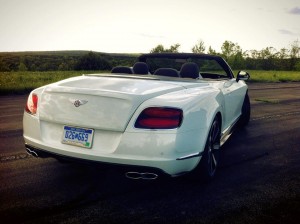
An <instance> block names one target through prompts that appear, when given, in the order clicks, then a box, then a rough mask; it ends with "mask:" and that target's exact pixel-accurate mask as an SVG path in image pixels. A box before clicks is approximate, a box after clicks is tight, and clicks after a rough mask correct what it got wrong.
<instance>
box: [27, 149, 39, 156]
mask: <svg viewBox="0 0 300 224" xmlns="http://www.w3.org/2000/svg"><path fill="white" fill-rule="evenodd" d="M26 151H27V153H28V154H29V155H32V156H34V157H39V155H38V154H37V153H36V152H35V151H33V150H31V149H29V148H27V147H26Z"/></svg>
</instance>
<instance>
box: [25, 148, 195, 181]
mask: <svg viewBox="0 0 300 224" xmlns="http://www.w3.org/2000/svg"><path fill="white" fill-rule="evenodd" d="M25 148H26V151H27V153H29V154H31V155H33V156H34V157H38V158H55V159H57V160H63V161H71V162H76V163H84V164H89V165H101V166H103V167H105V168H108V167H110V168H111V167H113V168H116V169H118V170H120V171H121V172H124V173H126V172H142V173H154V174H157V175H159V176H169V177H176V176H181V175H183V174H185V173H188V172H190V171H191V170H192V169H193V168H194V167H195V165H192V164H197V163H198V161H199V156H197V157H191V158H187V159H184V160H177V159H174V160H163V161H159V160H156V161H155V160H149V161H147V160H136V159H134V160H128V159H126V160H124V159H118V158H109V159H105V158H94V157H91V158H87V157H85V158H84V157H81V156H80V155H79V156H76V155H67V154H60V153H56V152H52V151H47V150H44V149H41V148H40V147H36V146H32V145H31V144H28V143H25ZM149 164H150V165H149Z"/></svg>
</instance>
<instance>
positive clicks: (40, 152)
mask: <svg viewBox="0 0 300 224" xmlns="http://www.w3.org/2000/svg"><path fill="white" fill-rule="evenodd" d="M247 79H249V74H248V73H247V72H243V71H241V72H239V73H238V74H237V77H236V78H235V77H234V75H233V73H232V70H231V69H230V67H229V66H228V64H227V63H226V62H225V61H224V60H223V59H222V58H221V57H219V56H212V55H202V54H188V53H160V54H143V55H141V56H140V57H139V58H138V62H137V63H135V64H134V65H133V67H125V66H118V67H115V68H113V69H112V71H111V73H105V74H92V75H82V76H79V77H74V78H69V79H66V80H63V81H59V82H56V83H53V84H50V85H46V86H43V87H40V88H38V89H35V90H33V91H32V92H31V93H30V95H29V97H28V101H27V104H26V108H25V112H24V118H23V126H24V139H25V145H26V150H27V152H29V153H30V154H32V155H34V156H36V157H38V156H40V157H47V156H52V157H55V158H58V159H75V160H83V161H85V162H100V163H105V164H110V165H121V166H122V167H124V173H125V175H126V176H127V177H129V178H133V179H155V178H157V177H158V175H160V174H167V175H168V176H173V177H174V176H179V175H182V174H186V173H191V174H193V175H194V176H196V177H199V178H203V179H208V180H209V179H211V178H212V177H213V176H214V175H215V173H216V169H217V166H218V161H219V152H220V147H221V146H222V144H223V143H224V142H225V141H226V140H227V139H228V137H229V136H230V134H231V133H232V130H233V127H234V126H235V125H236V124H238V125H239V126H245V125H246V124H247V123H248V122H249V118H250V102H249V97H248V94H247V92H248V88H247V85H246V84H245V81H244V80H247Z"/></svg>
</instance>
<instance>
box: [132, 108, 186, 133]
mask: <svg viewBox="0 0 300 224" xmlns="http://www.w3.org/2000/svg"><path fill="white" fill-rule="evenodd" d="M182 117H183V113H182V110H181V109H177V108H167V107H149V108H146V109H145V110H143V112H142V113H141V114H140V115H139V117H138V119H137V120H136V122H135V125H134V127H135V128H143V129H174V128H178V127H180V125H181V122H182Z"/></svg>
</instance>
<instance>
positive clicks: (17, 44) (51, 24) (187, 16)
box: [0, 0, 300, 53]
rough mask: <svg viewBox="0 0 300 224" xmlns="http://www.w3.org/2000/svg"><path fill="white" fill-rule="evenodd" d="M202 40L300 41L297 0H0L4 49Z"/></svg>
mask: <svg viewBox="0 0 300 224" xmlns="http://www.w3.org/2000/svg"><path fill="white" fill-rule="evenodd" d="M199 40H202V41H203V42H204V44H205V46H206V47H207V48H208V47H209V46H211V47H212V48H213V49H214V50H216V51H217V52H220V51H221V46H222V44H223V43H224V42H225V41H226V40H227V41H231V42H233V43H237V44H238V45H239V46H240V47H241V48H242V49H243V50H244V51H245V50H253V49H255V50H261V49H263V48H266V47H274V48H276V49H277V50H280V49H281V48H289V46H290V45H291V44H292V43H293V42H294V41H297V40H300V1H299V0H226V1H224V0H0V52H16V51H55V50H88V51H98V52H107V53H148V52H149V51H150V50H151V49H152V48H154V47H156V46H157V45H159V44H162V45H163V46H164V47H166V48H168V47H170V46H171V45H174V44H177V43H178V44H180V48H179V51H180V52H191V49H192V47H193V46H194V45H195V44H196V43H197V42H198V41H199Z"/></svg>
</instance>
